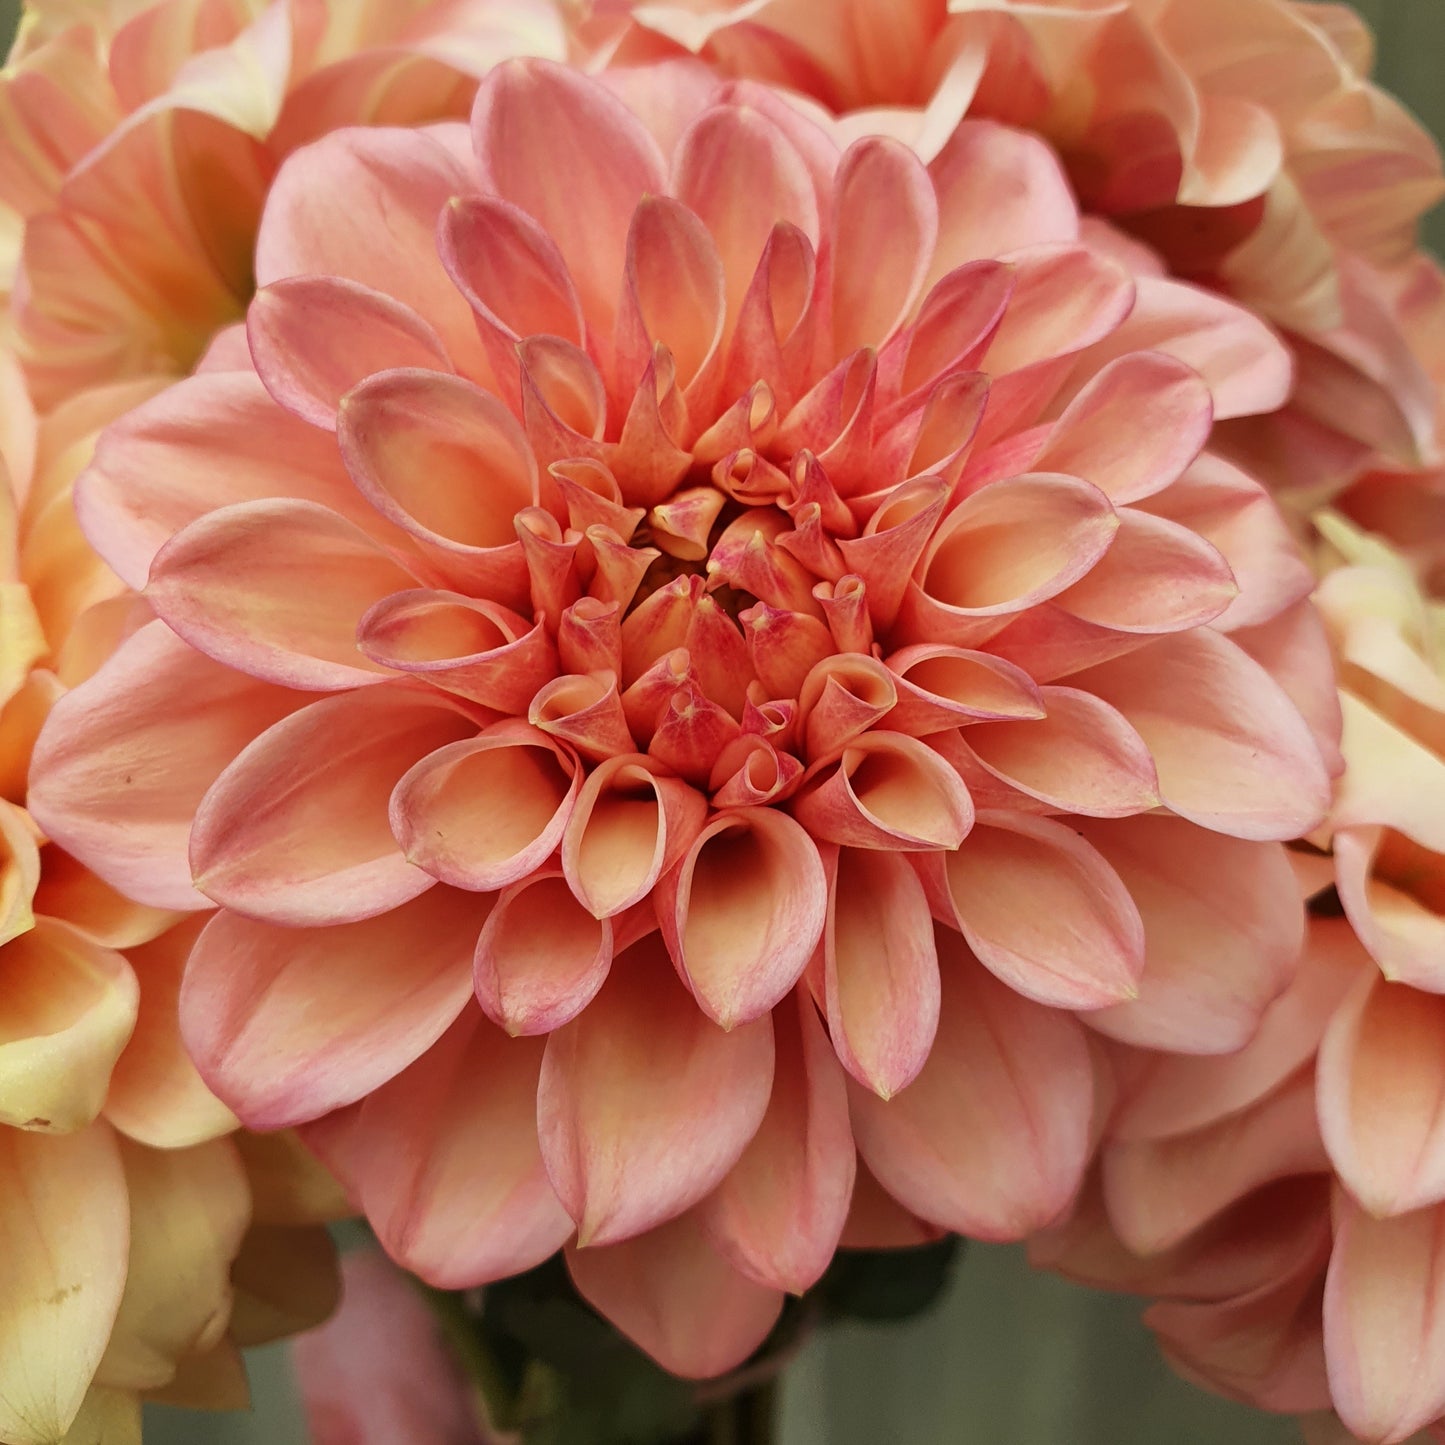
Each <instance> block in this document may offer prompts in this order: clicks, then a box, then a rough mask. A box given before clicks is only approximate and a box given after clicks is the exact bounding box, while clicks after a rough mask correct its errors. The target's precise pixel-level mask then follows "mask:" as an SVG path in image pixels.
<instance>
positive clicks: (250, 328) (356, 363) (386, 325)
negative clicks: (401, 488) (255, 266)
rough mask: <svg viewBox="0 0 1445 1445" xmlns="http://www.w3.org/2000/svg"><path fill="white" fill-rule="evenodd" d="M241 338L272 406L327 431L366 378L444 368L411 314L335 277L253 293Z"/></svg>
mask: <svg viewBox="0 0 1445 1445" xmlns="http://www.w3.org/2000/svg"><path fill="white" fill-rule="evenodd" d="M323 318H324V321H323ZM319 322H320V323H322V324H318V323H319ZM246 339H247V342H248V344H249V347H250V351H251V358H252V361H253V362H254V363H255V367H256V374H257V375H258V376H259V377H260V378H261V382H262V384H263V385H264V386H265V388H266V390H267V391H269V392H270V393H271V395H272V396H273V397H275V399H276V401H277V403H278V405H280V406H283V407H285V408H286V410H287V411H289V412H291V413H293V414H294V415H296V416H299V417H300V418H301V420H302V421H307V422H310V423H311V425H312V426H319V427H323V428H325V430H327V431H335V429H336V409H337V407H338V406H339V405H340V403H341V398H342V397H343V396H345V395H346V393H347V392H348V391H350V390H351V388H352V387H354V386H355V385H356V384H357V383H358V382H360V381H364V380H365V379H366V378H367V377H368V376H370V375H371V374H372V373H373V372H376V371H389V370H391V369H392V368H393V367H398V366H407V367H424V368H427V369H429V370H435V371H450V370H451V361H450V359H449V358H448V356H447V353H446V348H445V347H444V346H443V345H442V342H441V338H440V337H439V336H438V335H437V334H436V332H435V331H433V330H432V328H431V327H430V326H428V325H427V323H426V322H425V321H423V320H422V318H421V317H420V316H418V315H417V314H416V312H414V311H413V310H411V308H410V307H408V306H404V305H402V303H401V302H399V301H394V300H392V298H391V297H390V296H386V295H383V294H382V293H381V292H380V291H373V290H372V289H371V288H370V287H368V286H362V285H360V284H358V283H357V282H355V281H345V280H342V279H341V278H340V277H333V276H293V277H291V278H289V279H288V280H285V281H277V282H276V283H274V284H273V285H271V286H267V287H265V288H264V289H263V290H261V291H258V292H257V293H256V296H255V299H254V300H253V301H252V302H251V305H250V306H249V307H248V308H247V311H246Z"/></svg>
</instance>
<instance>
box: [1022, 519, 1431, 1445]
mask: <svg viewBox="0 0 1445 1445" xmlns="http://www.w3.org/2000/svg"><path fill="white" fill-rule="evenodd" d="M1320 528H1321V531H1322V533H1323V535H1324V536H1325V538H1326V539H1327V541H1328V543H1329V548H1330V552H1331V553H1332V554H1333V556H1334V558H1335V559H1336V560H1337V561H1338V562H1339V563H1340V565H1338V566H1337V567H1336V568H1335V569H1334V570H1332V571H1330V572H1329V573H1328V575H1326V576H1325V578H1324V580H1323V581H1322V583H1321V585H1320V587H1319V590H1318V593H1317V600H1318V604H1319V607H1320V610H1321V612H1322V614H1323V616H1324V618H1325V620H1326V622H1327V624H1328V626H1329V629H1330V633H1331V637H1332V640H1333V642H1334V645H1335V648H1336V652H1337V656H1338V660H1339V669H1340V681H1341V701H1342V704H1343V709H1344V735H1343V748H1344V754H1345V759H1346V764H1347V766H1346V769H1345V773H1344V777H1343V779H1342V782H1341V786H1340V789H1339V792H1338V795H1337V797H1336V800H1335V804H1334V808H1333V811H1332V815H1331V819H1330V823H1329V825H1328V827H1327V828H1326V830H1324V832H1323V833H1322V834H1321V835H1320V836H1319V841H1321V842H1325V843H1328V844H1329V846H1330V847H1331V850H1332V857H1331V858H1325V857H1323V856H1321V855H1309V854H1301V855H1300V859H1299V863H1300V877H1301V881H1302V884H1303V887H1304V890H1305V891H1306V892H1307V893H1309V894H1313V895H1318V896H1319V897H1320V904H1319V905H1317V910H1316V911H1317V914H1318V916H1316V917H1315V918H1314V919H1313V921H1312V923H1311V926H1310V944H1309V947H1308V948H1307V950H1306V957H1305V962H1304V964H1303V966H1302V968H1301V970H1300V972H1299V975H1298V977H1297V979H1296V981H1295V983H1294V984H1293V985H1292V986H1291V988H1290V989H1289V990H1288V991H1287V992H1286V993H1285V994H1283V995H1282V996H1281V997H1280V998H1279V999H1278V1000H1277V1001H1276V1002H1275V1003H1274V1004H1273V1005H1272V1006H1271V1007H1270V1009H1269V1010H1268V1011H1267V1012H1266V1014H1265V1016H1264V1022H1263V1024H1262V1025H1261V1028H1260V1031H1259V1033H1258V1034H1257V1036H1256V1037H1255V1039H1254V1040H1253V1041H1252V1042H1251V1043H1250V1044H1249V1046H1248V1047H1247V1048H1246V1049H1245V1050H1244V1051H1243V1052H1242V1053H1240V1054H1237V1055H1235V1056H1234V1057H1232V1058H1229V1059H1219V1060H1197V1059H1196V1060H1182V1059H1171V1058H1167V1057H1165V1056H1162V1055H1147V1054H1145V1053H1144V1052H1142V1051H1134V1052H1132V1053H1131V1052H1127V1051H1122V1052H1118V1053H1116V1057H1115V1060H1114V1062H1115V1065H1116V1072H1117V1075H1118V1078H1119V1082H1120V1103H1119V1105H1118V1107H1117V1109H1116V1111H1115V1113H1114V1115H1113V1117H1112V1118H1111V1120H1110V1123H1109V1125H1108V1131H1107V1134H1108V1139H1107V1142H1106V1145H1105V1147H1104V1150H1103V1155H1102V1162H1101V1167H1100V1172H1099V1176H1098V1179H1097V1187H1096V1188H1095V1189H1094V1190H1093V1192H1092V1193H1091V1197H1090V1202H1089V1203H1088V1204H1087V1205H1086V1206H1085V1207H1084V1208H1083V1209H1082V1210H1081V1211H1080V1214H1079V1216H1078V1217H1077V1218H1076V1220H1075V1221H1073V1222H1072V1223H1071V1224H1070V1225H1069V1226H1068V1227H1067V1228H1066V1229H1065V1230H1064V1231H1063V1232H1062V1234H1061V1235H1059V1236H1058V1237H1057V1238H1055V1239H1054V1240H1053V1241H1051V1242H1050V1243H1049V1244H1047V1245H1046V1246H1043V1247H1041V1248H1040V1249H1039V1251H1038V1253H1039V1257H1040V1258H1041V1259H1044V1260H1046V1261H1048V1262H1052V1263H1056V1264H1059V1265H1061V1267H1063V1268H1065V1269H1066V1270H1067V1271H1068V1272H1070V1273H1074V1274H1078V1275H1082V1276H1083V1277H1085V1278H1088V1279H1092V1280H1094V1281H1095V1282H1100V1283H1102V1282H1109V1283H1113V1284H1116V1285H1119V1286H1122V1287H1126V1288H1130V1289H1138V1290H1140V1291H1142V1292H1146V1293H1151V1294H1156V1295H1159V1296H1163V1297H1164V1298H1163V1300H1162V1301H1161V1302H1160V1303H1158V1304H1156V1305H1155V1306H1154V1307H1153V1308H1152V1309H1151V1311H1150V1313H1149V1316H1148V1318H1149V1319H1150V1321H1151V1323H1152V1324H1153V1325H1154V1327H1155V1329H1156V1330H1157V1331H1158V1333H1159V1335H1160V1337H1161V1340H1162V1342H1163V1344H1164V1347H1165V1350H1166V1352H1167V1353H1169V1354H1170V1356H1171V1357H1172V1358H1173V1359H1174V1360H1175V1361H1176V1362H1177V1363H1179V1364H1180V1365H1181V1367H1182V1368H1183V1369H1184V1370H1185V1372H1186V1373H1189V1374H1191V1375H1193V1376H1195V1377H1197V1378H1200V1379H1202V1380H1204V1381H1205V1382H1207V1383H1209V1384H1211V1385H1212V1386H1214V1387H1215V1388H1217V1389H1221V1390H1223V1391H1225V1392H1226V1393H1229V1394H1233V1395H1236V1396H1238V1397H1240V1398H1243V1399H1246V1400H1248V1401H1251V1402H1252V1403H1255V1404H1259V1405H1262V1406H1264V1407H1266V1408H1270V1409H1276V1410H1287V1411H1307V1410H1308V1411H1316V1410H1326V1409H1332V1410H1333V1411H1336V1412H1338V1416H1339V1417H1340V1419H1341V1420H1342V1421H1343V1424H1344V1427H1346V1428H1347V1430H1348V1432H1350V1435H1349V1438H1355V1437H1357V1438H1360V1439H1363V1440H1367V1441H1372V1442H1388V1445H1395V1442H1399V1441H1403V1440H1405V1439H1407V1438H1408V1437H1411V1436H1413V1435H1414V1433H1415V1432H1416V1431H1417V1430H1419V1429H1421V1428H1422V1427H1425V1426H1428V1425H1430V1424H1431V1422H1433V1421H1437V1420H1438V1419H1439V1418H1440V1417H1442V1416H1445V1338H1442V1335H1441V1324H1440V1320H1441V1318H1442V1308H1445V1274H1442V1270H1441V1258H1442V1255H1441V1239H1442V1237H1445V1165H1442V1159H1445V1154H1442V1144H1441V1126H1440V1114H1439V1099H1440V1090H1441V1068H1442V1060H1445V1009H1442V1007H1441V995H1442V993H1445V963H1442V961H1445V918H1442V912H1445V835H1442V827H1441V819H1442V818H1445V632H1442V619H1445V610H1442V608H1441V605H1440V604H1439V603H1438V602H1436V601H1433V600H1431V599H1429V598H1427V597H1426V596H1425V595H1423V594H1422V592H1421V591H1420V589H1419V587H1418V585H1417V583H1416V581H1415V579H1414V576H1413V575H1412V572H1411V570H1410V569H1409V567H1408V566H1407V565H1406V564H1405V562H1404V561H1403V560H1402V559H1401V558H1400V557H1399V556H1398V555H1396V554H1395V553H1394V552H1393V551H1392V550H1391V549H1390V548H1389V547H1388V546H1386V545H1384V544H1383V543H1381V542H1380V541H1378V540H1377V539H1373V538H1371V537H1369V536H1367V535H1365V534H1363V533H1361V532H1359V531H1358V530H1356V529H1354V528H1352V527H1351V526H1350V525H1349V524H1348V523H1346V522H1344V521H1343V520H1342V519H1340V518H1338V517H1333V516H1326V517H1323V518H1322V519H1321V520H1320ZM1331 885H1332V886H1333V889H1334V892H1333V893H1321V890H1323V889H1328V888H1329V887H1330V886H1331ZM1336 900H1337V901H1336ZM1326 1425H1327V1422H1326V1423H1322V1424H1321V1425H1320V1427H1319V1428H1320V1430H1321V1431H1324V1430H1325V1429H1326ZM1441 1429H1442V1427H1441V1426H1439V1425H1437V1426H1436V1432H1437V1434H1438V1433H1440V1431H1441ZM1321 1438H1328V1436H1327V1435H1322V1437H1321Z"/></svg>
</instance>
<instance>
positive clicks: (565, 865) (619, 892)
mask: <svg viewBox="0 0 1445 1445" xmlns="http://www.w3.org/2000/svg"><path fill="white" fill-rule="evenodd" d="M706 817H707V800H706V799H705V798H704V797H703V796H702V794H701V793H698V792H696V791H694V790H693V789H692V788H690V787H688V786H687V784H686V783H684V782H682V781H680V780H679V779H677V778H670V777H668V776H667V775H666V774H665V773H663V772H662V771H661V770H660V769H659V768H658V766H657V765H656V764H655V763H653V762H652V761H651V760H650V759H648V758H645V757H642V756H640V755H639V754H636V753H633V754H630V755H629V754H624V755H621V756H618V757H614V758H609V759H608V760H606V761H605V762H603V763H602V764H600V765H599V766H598V767H596V768H594V769H593V770H592V772H591V773H589V774H588V776H587V780H586V782H584V783H583V785H582V790H581V792H579V793H578V795H577V804H576V806H575V807H574V808H573V810H572V814H571V817H570V818H569V819H568V820H567V829H566V832H565V833H564V834H563V835H562V854H561V857H562V871H563V873H564V875H565V876H566V879H567V883H568V886H569V887H570V888H571V889H572V892H573V893H574V894H575V895H576V897H577V899H578V901H579V902H581V904H582V905H583V906H584V907H585V908H586V909H587V910H588V911H589V912H590V913H592V914H593V916H594V917H597V918H612V917H614V916H615V915H617V914H619V913H621V912H623V911H624V910H626V909H628V908H630V907H632V905H633V904H634V903H639V902H641V901H642V900H643V899H645V898H646V897H647V896H648V895H649V894H650V893H651V892H652V889H653V886H654V885H655V884H656V882H657V880H658V879H659V878H660V877H661V876H662V875H663V874H664V873H665V872H667V871H668V870H669V869H670V868H671V867H672V866H673V865H674V864H675V863H676V862H678V860H679V859H681V858H682V856H683V855H684V854H685V853H686V852H687V850H688V849H689V848H690V847H691V846H692V843H693V841H694V839H695V838H696V837H697V835H698V833H699V832H700V831H701V829H702V825H703V820H704V819H705V818H706Z"/></svg>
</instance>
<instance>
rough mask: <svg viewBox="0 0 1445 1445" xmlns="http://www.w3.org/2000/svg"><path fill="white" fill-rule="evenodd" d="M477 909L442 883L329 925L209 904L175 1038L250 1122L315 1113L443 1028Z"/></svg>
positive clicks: (359, 1088) (409, 1055)
mask: <svg viewBox="0 0 1445 1445" xmlns="http://www.w3.org/2000/svg"><path fill="white" fill-rule="evenodd" d="M485 913H486V906H485V903H484V902H483V901H482V900H479V899H477V898H476V897H475V896H473V895H472V894H469V893H461V892H454V891H453V890H452V889H449V888H434V889H432V890H431V891H430V892H429V893H424V894H423V895H422V896H421V897H420V898H418V899H416V900H415V901H414V902H411V903H407V904H403V905H402V906H401V907H400V908H397V909H393V910H392V911H391V912H390V913H383V914H381V915H380V916H378V917H376V918H368V919H365V920H363V921H362V922H360V923H344V924H339V925H335V926H333V927H329V928H304V929H298V928H283V927H280V926H278V925H276V924H273V923H262V922H259V921H256V920H253V919H249V918H242V917H241V916H240V915H239V914H235V913H224V912H223V913H218V914H217V915H216V917H215V918H214V919H212V921H211V922H210V923H209V924H208V925H207V927H206V930H205V932H204V933H202V934H201V937H200V939H199V940H198V941H197V943H196V947H195V950H194V952H193V953H192V954H191V959H190V963H189V965H188V966H187V969H186V977H185V982H184V983H183V984H182V986H181V1003H180V1007H181V1032H182V1034H183V1036H184V1038H185V1041H186V1047H187V1048H188V1049H189V1050H190V1052H191V1055H192V1057H193V1058H194V1059H195V1060H196V1064H197V1066H198V1067H199V1069H200V1071H201V1074H202V1077H204V1079H205V1080H206V1082H207V1083H208V1084H209V1085H210V1086H211V1088H212V1089H214V1090H215V1091H216V1093H217V1094H218V1095H219V1096H220V1097H221V1098H222V1099H224V1100H225V1102H226V1103H227V1104H229V1105H230V1106H231V1108H233V1109H234V1110H235V1111H236V1112H237V1114H239V1115H240V1116H241V1118H242V1119H243V1120H244V1121H245V1122H246V1123H247V1124H248V1125H250V1126H251V1127H252V1128H256V1129H262V1130H265V1129H281V1128H285V1127H287V1126H288V1125H291V1124H296V1123H299V1122H300V1121H302V1120H305V1119H316V1118H319V1117H320V1116H321V1115H322V1114H325V1113H327V1112H328V1111H329V1110H331V1109H336V1108H339V1107H340V1106H341V1105H343V1104H349V1103H352V1102H353V1101H355V1100H357V1099H360V1098H363V1097H365V1095H367V1094H369V1093H370V1092H371V1091H372V1090H373V1089H375V1088H376V1087H377V1086H378V1085H379V1084H382V1083H385V1081H386V1080H387V1079H389V1078H391V1077H392V1076H393V1075H394V1074H396V1073H397V1072H398V1071H399V1070H401V1069H403V1068H405V1067H406V1065H407V1064H409V1063H411V1061H412V1060H413V1059H415V1058H417V1057H418V1056H419V1055H420V1054H422V1053H423V1052H425V1050H426V1049H428V1048H430V1047H431V1045H432V1044H433V1043H435V1042H436V1040H437V1039H439V1038H440V1037H441V1035H442V1034H443V1033H444V1032H445V1031H446V1029H447V1027H448V1026H449V1025H450V1024H451V1022H452V1020H453V1019H454V1018H456V1016H457V1014H458V1013H459V1012H460V1011H461V1009H462V1008H463V1006H464V1005H465V1004H466V1002H467V1000H468V999H469V998H470V997H471V991H472V979H471V972H472V970H471V961H472V950H473V948H474V946H475V944H476V937H477V933H478V932H479V931H480V929H481V925H482V922H483V919H484V917H485Z"/></svg>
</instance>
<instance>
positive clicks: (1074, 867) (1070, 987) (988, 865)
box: [945, 813, 1144, 1008]
mask: <svg viewBox="0 0 1445 1445" xmlns="http://www.w3.org/2000/svg"><path fill="white" fill-rule="evenodd" d="M945 861H946V866H947V877H948V891H949V895H950V897H951V899H952V903H953V907H954V909H955V911H956V913H957V916H958V926H959V928H960V930H961V931H962V933H963V936H964V938H965V939H967V941H968V946H969V947H970V948H971V949H972V950H973V951H974V953H976V954H977V955H978V957H979V959H980V960H981V961H982V962H983V964H984V965H985V966H986V967H987V968H989V969H991V970H992V971H993V972H994V973H995V974H997V975H998V977H999V978H1001V979H1002V980H1003V981H1004V982H1005V983H1007V984H1009V985H1010V987H1012V988H1016V989H1018V990H1019V992H1020V993H1023V994H1025V995H1027V996H1028V997H1029V998H1033V999H1037V1000H1038V1001H1039V1002H1040V1003H1045V1004H1049V1005H1051V1006H1053V1007H1056V1008H1099V1007H1101V1006H1102V1005H1104V1004H1108V1003H1114V1002H1117V1001H1118V1000H1119V999H1121V998H1128V997H1131V996H1132V995H1133V994H1134V993H1135V992H1136V990H1137V988H1138V982H1139V976H1140V973H1141V972H1142V970H1143V968H1144V929H1143V925H1142V923H1141V922H1140V918H1139V911H1138V909H1137V908H1136V907H1135V904H1134V901H1133V899H1132V898H1131V897H1130V896H1129V892H1128V890H1127V889H1126V888H1125V886H1124V884H1123V882H1122V881H1121V880H1120V878H1119V876H1118V874H1116V873H1115V872H1114V870H1113V869H1112V868H1110V866H1109V864H1108V862H1107V861H1106V860H1105V859H1104V858H1103V856H1102V855H1101V854H1100V853H1098V852H1097V851H1096V850H1095V849H1094V848H1092V847H1091V846H1090V845H1089V844H1088V843H1087V842H1086V841H1085V840H1084V839H1083V838H1082V837H1081V836H1080V835H1079V834H1078V832H1077V831H1076V830H1074V829H1072V828H1067V827H1065V826H1064V825H1063V824H1062V823H1056V822H1054V821H1052V820H1051V819H1048V818H1031V817H1026V816H1025V815H1024V814H1022V813H988V814H985V815H983V816H982V817H981V818H980V819H979V822H978V824H977V825H976V826H975V828H974V831H973V833H972V834H971V835H970V837H969V839H968V841H967V842H966V843H965V844H964V846H963V847H961V848H960V849H959V850H958V851H957V852H956V853H952V854H950V855H949V856H948V857H947V859H946V860H945Z"/></svg>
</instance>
